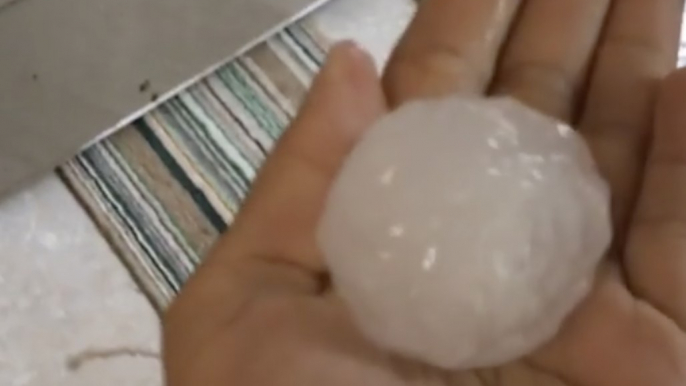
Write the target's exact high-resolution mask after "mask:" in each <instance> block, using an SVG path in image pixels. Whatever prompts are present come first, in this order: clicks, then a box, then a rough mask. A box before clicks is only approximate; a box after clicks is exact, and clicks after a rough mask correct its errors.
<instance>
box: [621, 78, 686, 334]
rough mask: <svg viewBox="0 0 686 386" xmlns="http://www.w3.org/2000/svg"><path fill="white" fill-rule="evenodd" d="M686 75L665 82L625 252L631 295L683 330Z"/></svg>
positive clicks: (685, 318) (685, 302)
mask: <svg viewBox="0 0 686 386" xmlns="http://www.w3.org/2000/svg"><path fill="white" fill-rule="evenodd" d="M685 103H686V72H684V71H683V70H682V71H679V72H677V73H676V74H675V75H674V76H671V77H670V78H669V79H668V80H667V81H666V82H665V87H664V88H663V91H662V93H661V95H660V100H659V103H658V108H657V116H656V129H655V134H654V136H655V138H654V141H653V146H652V149H651V154H650V156H649V159H648V164H647V166H646V172H645V178H644V181H643V190H642V192H641V196H640V199H639V202H638V205H637V209H636V212H635V214H634V221H633V226H632V229H631V232H630V234H629V237H630V238H629V244H628V248H627V250H626V261H625V264H626V270H627V274H628V280H629V284H630V286H631V287H632V289H633V290H634V291H635V293H636V294H637V295H638V296H640V297H643V298H645V299H646V300H648V301H649V302H651V303H653V304H654V305H655V306H656V307H658V308H660V309H661V310H662V311H663V312H665V313H666V314H667V315H669V316H670V317H672V318H673V319H674V320H675V321H676V322H677V323H678V324H679V325H680V326H681V328H682V329H684V330H685V331H686V130H684V128H686V110H684V106H685Z"/></svg>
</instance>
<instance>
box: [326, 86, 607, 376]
mask: <svg viewBox="0 0 686 386" xmlns="http://www.w3.org/2000/svg"><path fill="white" fill-rule="evenodd" d="M609 204H610V197H609V191H608V188H607V186H606V183H605V181H604V180H603V179H602V178H601V177H600V175H599V174H598V171H597V169H596V166H595V163H594V161H593V158H592V156H591V154H590V152H589V150H588V148H587V146H586V144H585V142H584V140H583V139H582V138H581V136H579V135H578V134H577V133H576V132H574V131H573V130H572V129H571V128H570V127H569V126H567V125H565V124H562V123H560V122H557V121H555V120H554V119H552V118H549V117H546V116H543V115H541V114H539V113H537V112H535V111H534V110H531V109H529V108H527V107H525V106H524V105H522V104H520V103H518V102H516V101H514V100H512V99H505V98H502V99H488V100H487V99H463V98H458V97H452V98H447V99H441V100H433V101H420V102H413V103H410V104H408V105H406V106H405V107H402V108H401V109H399V110H398V111H396V112H394V113H392V114H390V115H388V116H387V117H385V118H384V119H382V120H381V121H380V122H379V123H378V124H377V125H376V126H375V127H374V128H372V129H371V130H370V131H369V133H368V134H367V135H365V137H364V138H363V139H362V140H361V142H360V143H359V144H358V145H357V147H356V148H355V149H354V150H353V152H352V154H351V155H350V157H349V158H348V160H347V161H346V163H345V165H344V167H343V170H342V172H341V173H340V175H339V176H338V178H337V180H336V182H335V183H334V187H333V189H332V191H331V194H330V196H329V199H328V202H327V204H326V209H325V213H324V216H323V218H322V221H321V223H320V226H319V229H318V240H319V244H320V246H321V248H322V251H323V252H324V254H325V257H326V261H327V263H328V265H329V267H330V269H331V274H332V277H333V280H334V283H335V286H336V290H337V291H338V292H339V293H340V295H341V296H342V297H343V298H344V299H345V300H346V301H347V303H348V305H349V306H350V309H351V311H352V313H353V315H354V317H355V320H356V321H357V323H358V325H359V327H360V329H361V330H362V332H363V333H364V334H365V335H366V336H367V337H368V338H369V339H370V340H372V341H373V342H374V343H376V344H377V345H379V346H381V347H383V348H385V349H388V350H390V351H392V352H395V353H398V354H401V355H403V356H407V357H411V358H415V359H419V360H422V361H424V362H427V363H429V364H433V365H436V366H440V367H444V368H449V369H467V368H475V367H483V366H491V365H497V364H501V363H504V362H507V361H509V360H513V359H516V358H518V357H521V356H523V355H525V354H527V353H530V352H531V351H533V350H535V349H536V348H538V347H540V346H541V345H542V344H544V343H545V342H546V341H548V340H549V339H550V338H552V337H553V336H554V335H555V333H556V332H557V331H558V330H559V328H560V326H561V324H562V322H563V321H564V319H565V318H566V317H567V316H568V315H569V314H570V312H571V311H572V310H573V309H574V308H575V307H576V306H577V305H578V303H579V302H580V301H581V300H582V299H583V298H584V297H585V296H586V295H587V294H588V291H589V289H590V287H591V285H592V281H593V277H594V272H595V269H596V267H597V265H598V262H599V261H600V259H601V257H602V255H603V254H604V252H605V250H606V249H607V247H608V246H609V244H610V240H611V225H610V216H609V206H610V205H609Z"/></svg>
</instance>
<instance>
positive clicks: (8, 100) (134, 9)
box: [0, 0, 325, 195]
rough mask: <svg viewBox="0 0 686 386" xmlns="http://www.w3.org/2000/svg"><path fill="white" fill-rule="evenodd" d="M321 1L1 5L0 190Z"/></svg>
mask: <svg viewBox="0 0 686 386" xmlns="http://www.w3.org/2000/svg"><path fill="white" fill-rule="evenodd" d="M0 1H5V0H0ZM323 1H325V0H193V1H187V0H115V1H112V0H21V1H16V0H15V1H13V2H11V3H5V6H4V7H3V6H2V4H3V3H0V56H1V57H2V60H0V195H2V193H3V192H7V191H12V190H15V189H16V188H18V187H20V186H22V185H23V184H25V183H29V182H32V181H34V179H35V178H37V177H40V176H43V175H45V174H46V173H48V172H50V170H51V169H52V168H53V167H55V166H56V165H58V164H59V163H61V162H63V161H65V160H66V159H67V158H68V157H70V156H71V155H72V154H74V153H76V152H77V151H78V150H79V149H80V148H81V147H82V146H84V145H85V144H86V143H88V142H90V141H92V140H93V139H94V138H96V137H98V136H100V135H101V134H102V133H103V132H106V131H107V130H108V129H110V128H112V127H121V126H123V125H125V124H127V123H129V122H130V121H131V119H133V118H134V117H133V116H131V114H132V113H133V112H135V111H137V110H138V111H141V110H142V109H145V108H148V107H150V103H151V101H152V102H157V101H159V100H162V99H164V97H165V95H169V94H170V93H171V92H173V91H174V90H176V89H177V87H178V86H179V85H181V84H184V83H185V82H187V81H188V80H189V79H191V78H194V77H195V76H196V75H197V74H199V73H202V72H207V71H209V70H210V69H213V68H216V66H217V65H218V64H219V63H221V62H224V61H225V60H226V59H228V58H229V57H233V56H235V55H236V54H237V53H238V52H239V51H240V50H241V49H243V48H244V47H245V46H246V45H247V44H251V43H252V42H254V41H255V40H256V39H257V38H259V37H261V36H264V34H265V33H267V32H268V31H270V30H273V29H274V28H277V27H278V26H280V25H284V24H285V23H287V22H289V21H290V20H292V19H293V18H294V17H295V16H297V15H299V14H301V13H302V12H304V11H305V10H308V9H312V8H313V7H314V6H315V5H318V4H321V3H322V2H323ZM10 5H11V6H10ZM138 115H139V114H137V115H136V116H135V117H137V116H138ZM36 138H41V139H42V141H41V142H40V143H37V142H36Z"/></svg>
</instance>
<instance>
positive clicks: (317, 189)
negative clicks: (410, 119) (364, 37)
mask: <svg viewBox="0 0 686 386" xmlns="http://www.w3.org/2000/svg"><path fill="white" fill-rule="evenodd" d="M385 111H386V102H385V98H384V95H383V90H382V89H381V84H380V80H379V78H378V75H377V72H376V69H375V67H374V64H373V62H372V59H371V58H370V57H369V56H368V55H367V54H366V53H363V52H362V51H361V50H360V49H359V48H357V47H356V46H354V45H353V44H350V43H347V44H343V45H340V46H338V47H337V48H335V49H334V50H333V52H332V54H331V56H330V59H329V61H328V63H327V64H326V66H325V67H324V69H323V70H322V72H321V74H320V75H319V76H318V78H317V79H316V81H315V82H314V85H313V88H312V91H311V92H310V95H309V97H308V98H307V101H306V102H305V104H304V106H303V108H302V110H301V112H300V115H299V117H298V118H296V120H295V122H294V123H293V125H292V126H291V128H290V129H289V130H288V131H287V132H286V133H285V135H284V136H283V138H282V139H281V141H280V142H279V144H278V145H277V147H276V149H275V150H274V152H273V154H272V155H271V156H270V158H269V160H268V161H267V164H266V165H265V166H264V168H263V170H262V172H261V175H260V177H259V178H258V180H257V182H256V183H255V185H254V187H253V189H252V192H251V194H250V197H249V198H248V200H247V201H246V203H245V205H244V206H243V208H242V211H241V214H240V216H239V218H238V219H237V220H236V223H235V224H234V229H233V232H232V233H233V236H235V238H240V239H241V241H240V243H239V244H240V245H242V246H243V247H244V248H247V249H248V250H247V251H244V252H245V253H244V254H245V255H252V254H258V255H263V256H269V257H274V256H279V257H283V259H285V260H286V261H287V262H289V263H294V264H298V265H302V266H304V267H308V268H311V269H315V270H319V269H322V262H321V259H320V258H319V251H318V248H317V247H316V244H315V241H314V228H315V226H316V225H317V222H318V220H319V217H320V215H321V210H322V206H323V204H324V201H325V199H326V196H327V194H328V191H329V186H330V184H331V182H332V179H333V178H334V177H335V176H336V174H337V173H338V170H339V167H340V166H341V164H342V162H343V161H344V159H345V157H346V156H347V155H348V153H349V151H350V150H351V149H352V147H353V146H354V144H355V143H356V142H357V140H358V139H359V137H360V136H361V135H362V134H363V133H364V131H365V130H367V129H368V128H369V127H370V126H371V125H372V124H373V123H374V122H375V121H376V119H377V118H379V117H380V116H381V115H382V114H383V113H384V112H385ZM229 242H230V240H228V239H227V243H229Z"/></svg>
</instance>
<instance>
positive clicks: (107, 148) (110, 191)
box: [61, 24, 325, 310]
mask: <svg viewBox="0 0 686 386" xmlns="http://www.w3.org/2000/svg"><path fill="white" fill-rule="evenodd" d="M324 57H325V49H324V48H323V47H322V46H321V45H319V44H318V43H317V41H316V39H315V38H314V36H313V34H311V33H310V31H308V29H307V28H306V27H304V24H296V25H293V26H291V27H289V28H287V29H286V30H284V31H282V32H281V33H279V34H277V35H276V36H274V37H273V38H271V39H270V40H268V41H267V42H266V43H264V44H261V45H260V46H258V47H256V48H255V49H253V50H251V51H250V52H248V53H247V54H245V55H244V56H242V57H240V58H238V59H236V60H234V61H233V62H231V63H229V64H227V65H226V66H224V67H222V68H220V69H219V70H217V71H216V72H215V73H214V74H212V75H210V76H208V77H207V78H205V79H203V80H201V81H200V82H198V83H197V84H195V85H193V86H191V87H190V88H189V89H187V90H186V91H184V92H182V93H181V94H179V95H177V96H176V97H174V98H172V99H171V100H169V101H168V102H166V103H165V104H164V105H162V106H160V107H159V108H158V109H156V110H154V111H152V112H150V113H149V114H147V115H146V116H145V117H143V118H142V119H140V120H139V121H138V122H136V123H134V124H133V125H132V126H131V127H128V128H126V129H124V130H122V131H120V132H118V133H116V134H115V135H113V136H112V137H110V138H108V139H106V140H104V141H102V142H100V143H98V144H96V145H94V146H92V147H91V148H89V149H88V150H86V151H84V152H83V153H82V154H80V155H79V156H77V157H76V158H75V159H74V160H72V161H70V162H69V163H67V164H66V165H65V166H64V167H62V168H61V175H62V176H63V178H64V179H65V181H66V182H67V183H68V184H69V185H70V186H71V187H72V190H73V191H74V193H75V194H76V195H77V197H78V198H79V200H80V201H81V202H82V203H83V205H84V206H85V207H86V209H87V210H88V212H89V213H90V214H91V216H92V217H93V218H94V219H95V221H96V223H97V224H98V226H99V227H100V229H101V230H102V232H103V234H104V235H105V236H106V237H107V239H108V240H109V241H110V242H111V244H112V245H113V247H114V249H115V250H116V251H117V253H118V254H119V255H120V257H121V259H122V261H123V262H124V263H125V264H126V265H127V267H128V268H129V269H130V271H131V273H132V275H133V276H134V278H135V279H136V281H137V282H138V283H139V284H140V285H141V287H142V289H143V290H144V291H145V292H146V294H147V295H148V296H149V298H150V299H151V301H152V302H153V304H154V305H155V306H156V307H157V308H158V309H159V310H162V309H164V308H165V307H166V305H167V304H168V303H169V301H170V300H171V299H172V298H173V297H174V295H175V294H176V293H177V292H178V291H179V289H180V288H181V287H182V285H183V283H184V282H185V281H186V280H187V279H188V277H189V276H190V275H191V274H192V272H193V270H194V268H195V267H196V266H197V264H198V263H199V262H200V259H201V256H203V255H204V254H205V253H206V252H207V249H208V248H209V247H210V246H211V245H212V243H213V241H214V240H215V239H216V238H217V237H218V236H219V234H220V233H221V232H222V231H223V230H225V229H226V228H227V227H230V225H231V222H232V221H233V219H234V217H235V215H236V212H237V211H238V210H239V208H240V205H241V202H242V200H243V199H244V197H245V196H246V194H247V193H248V190H249V188H250V185H251V183H252V180H253V178H254V177H255V175H256V174H257V169H258V168H259V167H260V165H261V164H262V162H263V161H264V159H265V157H266V156H267V153H268V152H269V151H270V149H271V148H272V147H273V146H274V142H275V141H276V139H278V137H279V136H280V135H281V133H282V132H283V130H284V129H285V128H286V127H287V125H288V123H289V122H290V121H291V120H292V118H293V115H294V114H295V111H296V110H297V106H298V105H299V104H300V102H301V100H302V98H303V96H304V94H305V90H307V88H308V86H309V83H310V82H311V80H312V77H313V76H314V74H315V73H316V72H317V70H318V68H319V67H320V66H321V63H322V61H323V60H324Z"/></svg>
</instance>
